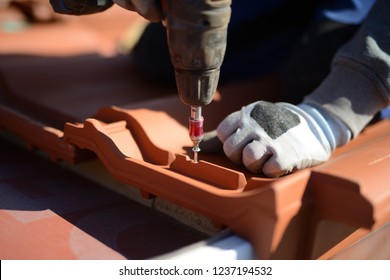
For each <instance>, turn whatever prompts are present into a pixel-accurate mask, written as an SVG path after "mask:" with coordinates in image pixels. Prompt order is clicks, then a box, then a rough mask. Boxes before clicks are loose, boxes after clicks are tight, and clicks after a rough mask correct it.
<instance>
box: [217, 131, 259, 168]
mask: <svg viewBox="0 0 390 280" xmlns="http://www.w3.org/2000/svg"><path fill="white" fill-rule="evenodd" d="M252 141H253V135H252V133H250V130H248V128H245V127H244V128H238V129H237V130H236V132H235V133H233V134H232V135H230V136H229V138H228V139H226V141H225V142H224V143H223V151H224V152H225V154H226V156H227V157H228V158H230V160H231V161H233V162H234V163H237V164H241V163H242V151H243V149H244V147H245V146H246V145H248V144H249V143H250V142H252Z"/></svg>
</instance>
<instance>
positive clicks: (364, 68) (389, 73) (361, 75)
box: [305, 0, 390, 136]
mask: <svg viewBox="0 0 390 280" xmlns="http://www.w3.org/2000/svg"><path fill="white" fill-rule="evenodd" d="M389 14H390V3H389V1H386V0H378V1H377V3H376V4H375V5H374V7H373V8H372V10H371V12H370V14H369V15H368V16H367V19H366V20H365V22H364V23H363V25H362V27H361V28H360V30H359V31H358V32H357V34H356V35H355V36H354V37H353V38H352V39H351V40H350V41H349V42H348V43H347V44H346V45H345V46H344V47H342V48H341V49H340V50H339V51H338V52H337V54H336V55H335V57H334V59H333V63H332V70H331V73H330V74H329V75H328V77H327V78H326V79H325V80H324V81H323V83H322V84H321V85H320V86H319V87H318V88H317V89H316V90H315V91H314V92H313V93H312V94H310V95H309V96H307V97H306V99H305V102H307V103H309V104H311V105H313V106H316V107H321V108H324V109H325V110H328V111H329V112H331V113H333V114H334V115H336V116H338V117H339V118H340V119H341V120H342V121H343V122H344V123H345V124H346V125H347V126H348V128H349V129H350V130H351V132H352V134H353V136H357V135H358V134H359V133H360V131H361V130H362V129H363V128H364V127H365V126H366V125H367V124H368V122H369V121H370V120H371V119H372V117H373V116H374V115H375V114H376V113H377V112H378V111H379V110H381V109H382V108H384V107H386V106H388V105H389V104H390V55H389V54H390V17H389Z"/></svg>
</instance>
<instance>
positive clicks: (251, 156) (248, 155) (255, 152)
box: [242, 140, 272, 173]
mask: <svg viewBox="0 0 390 280" xmlns="http://www.w3.org/2000/svg"><path fill="white" fill-rule="evenodd" d="M271 156H272V152H271V151H270V150H269V149H268V147H267V146H266V145H265V144H264V142H262V141H258V140H254V141H252V142H251V143H249V144H248V145H246V146H245V147H244V150H243V151H242V162H243V164H244V166H245V167H246V168H247V169H248V170H249V171H251V172H253V173H261V172H262V169H263V166H264V163H265V162H267V160H268V159H269V158H270V157H271Z"/></svg>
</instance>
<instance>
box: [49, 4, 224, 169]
mask: <svg viewBox="0 0 390 280" xmlns="http://www.w3.org/2000/svg"><path fill="white" fill-rule="evenodd" d="M113 1H114V2H118V4H119V3H122V4H123V3H124V4H125V6H126V5H127V4H126V3H127V2H129V3H128V6H127V8H129V7H133V8H134V6H131V5H136V4H137V5H138V6H139V7H141V6H142V4H144V6H145V5H146V4H145V2H142V1H143V0H132V1H131V2H130V1H126V0H50V3H51V4H52V6H53V9H54V10H55V11H56V12H57V13H62V14H70V15H83V14H91V13H96V12H101V11H104V10H106V9H107V8H109V7H111V6H112V5H113ZM156 1H158V0H156ZM130 3H133V4H130ZM161 5H162V11H163V13H164V19H163V24H164V26H165V27H166V30H167V38H168V48H169V53H170V56H171V61H172V64H173V67H174V70H175V77H176V84H177V89H178V92H179V96H180V99H181V100H182V101H183V102H184V103H185V104H187V105H189V106H191V114H190V119H189V134H190V138H191V140H192V142H193V143H194V147H193V149H192V150H193V151H194V162H197V161H198V152H199V151H200V149H199V143H200V141H202V138H203V117H202V107H201V106H203V105H207V104H209V103H210V102H211V101H212V99H213V96H214V93H215V91H216V88H217V85H218V80H219V73H220V67H221V65H222V62H223V58H224V56H225V50H226V39H227V27H228V24H229V21H230V14H231V8H230V5H231V0H161ZM144 6H142V7H144ZM144 8H145V7H144Z"/></svg>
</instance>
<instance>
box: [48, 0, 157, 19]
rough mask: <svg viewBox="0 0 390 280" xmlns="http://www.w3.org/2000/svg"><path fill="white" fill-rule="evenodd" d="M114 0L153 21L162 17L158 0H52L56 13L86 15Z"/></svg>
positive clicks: (110, 4) (109, 4)
mask: <svg viewBox="0 0 390 280" xmlns="http://www.w3.org/2000/svg"><path fill="white" fill-rule="evenodd" d="M114 2H115V3H116V4H118V5H119V6H121V7H122V8H125V9H127V10H131V11H136V12H137V13H139V14H140V15H141V16H143V17H144V18H146V19H147V20H149V21H152V22H158V21H161V19H162V8H161V5H160V4H159V1H157V0H50V4H51V5H52V6H53V10H54V11H55V12H56V13H60V14H68V15H86V14H93V13H98V12H102V11H104V10H106V9H108V8H109V7H111V6H112V5H113V4H114Z"/></svg>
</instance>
